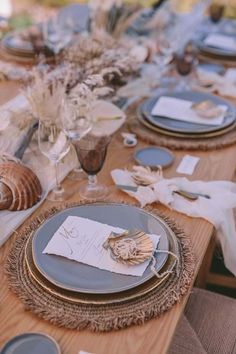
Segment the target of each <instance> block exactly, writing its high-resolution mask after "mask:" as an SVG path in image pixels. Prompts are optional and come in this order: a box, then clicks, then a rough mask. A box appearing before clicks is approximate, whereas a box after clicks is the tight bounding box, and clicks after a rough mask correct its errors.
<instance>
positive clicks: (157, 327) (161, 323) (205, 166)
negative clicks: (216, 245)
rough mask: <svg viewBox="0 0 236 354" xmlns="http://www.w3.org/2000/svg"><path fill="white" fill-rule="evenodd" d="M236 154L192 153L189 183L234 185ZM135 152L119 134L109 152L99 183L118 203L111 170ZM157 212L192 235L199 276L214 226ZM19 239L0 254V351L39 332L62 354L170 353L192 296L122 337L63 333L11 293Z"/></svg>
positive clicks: (3, 93)
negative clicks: (11, 262) (11, 265)
mask: <svg viewBox="0 0 236 354" xmlns="http://www.w3.org/2000/svg"><path fill="white" fill-rule="evenodd" d="M16 92H17V87H16V85H15V84H13V83H8V84H0V104H2V103H4V102H5V101H6V100H8V99H10V98H12V97H14V95H15V94H16ZM142 146H145V144H144V143H142V142H139V144H138V146H137V149H138V148H140V147H142ZM235 150H236V149H235V147H230V148H227V149H223V150H219V151H214V152H194V153H192V152H191V154H192V155H196V156H199V157H200V158H201V159H200V162H199V164H198V165H197V168H196V170H195V172H194V174H193V176H191V177H190V179H195V180H196V179H201V180H220V179H225V180H231V179H232V178H233V175H234V170H235V162H236V152H235ZM133 152H134V149H133V148H124V147H123V146H122V141H121V138H120V135H119V134H117V135H116V137H114V139H113V142H112V143H111V145H110V147H109V152H108V156H107V159H106V162H105V165H104V168H103V170H102V172H101V173H100V174H99V179H100V180H101V181H103V182H105V183H106V184H107V185H109V186H111V198H112V199H113V200H116V201H120V200H125V201H127V202H128V201H131V200H132V198H130V197H128V196H127V195H126V194H125V193H123V192H121V191H118V190H116V189H115V188H114V186H113V183H112V180H111V177H110V171H111V170H112V169H114V168H124V166H132V164H134V161H133V158H132V155H133ZM174 154H175V156H176V160H175V163H174V164H173V165H172V166H171V167H170V168H168V169H167V170H166V171H165V176H166V177H174V176H176V172H175V171H176V167H177V165H178V164H179V161H180V160H181V158H182V156H183V155H184V154H186V151H185V152H174ZM70 183H71V182H69V181H65V187H67V188H69V186H70ZM72 200H73V201H76V200H78V201H79V195H75V196H74V197H73V198H71V201H72ZM48 206H51V203H49V202H45V203H43V205H42V206H41V207H40V208H39V209H38V210H37V211H36V212H35V213H34V214H33V215H32V217H34V216H35V215H37V214H39V213H40V212H41V211H42V209H45V208H47V207H48ZM156 207H157V208H158V209H160V210H162V211H165V213H167V214H168V215H170V216H171V217H173V218H175V220H177V221H178V223H179V225H180V226H181V227H182V228H183V229H184V230H185V232H186V233H188V234H189V235H190V237H191V240H192V246H193V252H194V254H195V257H196V260H197V265H196V268H195V277H196V276H197V274H198V271H199V268H200V265H201V263H202V261H203V258H204V255H205V253H206V250H207V247H208V245H209V242H210V240H211V236H212V233H213V226H212V225H211V224H210V223H208V222H206V221H204V220H202V219H193V218H189V217H187V216H184V215H181V214H179V213H176V212H173V211H170V210H167V208H165V207H163V206H161V205H159V204H156ZM32 217H31V218H32ZM16 237H17V236H16V235H14V236H12V237H11V238H10V239H9V240H8V242H6V243H5V245H4V246H3V247H2V248H1V250H0V279H1V286H0V346H1V345H2V344H3V343H4V342H5V341H7V340H9V339H10V338H11V337H12V336H14V335H16V334H18V333H22V332H32V331H39V332H44V333H47V334H49V335H51V336H53V337H54V338H55V339H56V340H57V341H58V343H59V344H60V347H61V350H62V353H63V354H78V352H79V350H84V351H87V352H91V353H96V354H108V353H109V354H154V353H155V354H159V353H166V352H167V350H168V346H169V344H170V342H171V339H172V337H173V335H174V332H175V329H176V325H177V323H178V321H179V318H180V316H181V314H182V312H183V310H184V307H185V304H186V301H187V299H188V296H185V298H184V299H183V300H182V301H181V303H180V304H177V305H175V306H174V307H173V308H172V309H171V310H170V311H168V312H167V313H166V314H164V315H163V316H161V318H159V319H153V320H151V321H149V322H147V323H146V324H145V325H142V326H134V327H131V328H128V329H125V330H121V331H118V332H111V333H105V334H103V333H91V332H88V331H82V332H79V331H76V330H68V329H64V328H58V327H56V326H53V325H51V324H50V323H48V322H46V321H43V320H41V319H39V318H38V317H37V316H36V315H34V314H32V313H31V312H26V311H25V310H24V308H23V305H22V303H21V301H20V300H19V299H18V298H17V296H15V295H14V294H13V293H12V292H11V291H9V290H8V284H7V279H6V276H5V275H4V272H3V265H4V262H5V259H6V257H7V254H8V251H9V249H10V247H11V245H12V243H13V241H14V239H15V238H16ZM42 354H43V353H42Z"/></svg>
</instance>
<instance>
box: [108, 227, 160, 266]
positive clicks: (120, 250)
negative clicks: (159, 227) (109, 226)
mask: <svg viewBox="0 0 236 354" xmlns="http://www.w3.org/2000/svg"><path fill="white" fill-rule="evenodd" d="M103 247H104V248H105V249H107V250H108V249H109V250H110V253H111V257H112V258H113V259H114V260H115V261H117V262H120V263H123V264H127V265H136V264H140V263H143V262H145V261H146V260H147V259H150V258H151V257H152V254H153V251H154V250H153V243H152V240H151V239H150V237H149V236H148V235H147V234H145V232H143V231H138V230H133V231H125V232H123V233H121V234H117V233H114V232H112V233H111V234H110V235H109V237H108V239H107V240H106V241H105V242H104V244H103Z"/></svg>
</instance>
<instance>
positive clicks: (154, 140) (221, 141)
mask: <svg viewBox="0 0 236 354" xmlns="http://www.w3.org/2000/svg"><path fill="white" fill-rule="evenodd" d="M139 104H140V102H139ZM137 106H138V105H134V106H132V108H131V107H130V109H129V111H128V113H127V116H128V120H127V127H128V129H129V130H130V131H131V132H132V133H134V134H136V135H137V137H138V138H140V139H142V140H143V141H145V142H147V143H148V144H154V145H158V146H164V147H166V148H169V149H172V150H202V151H209V150H216V149H223V148H225V147H228V146H230V145H234V144H236V127H235V128H234V129H232V130H230V131H228V132H225V133H224V134H223V135H219V136H215V137H208V138H198V139H191V138H179V137H172V136H167V135H164V134H161V133H159V132H156V131H153V130H151V129H149V128H148V127H146V126H144V125H143V124H142V123H141V122H140V121H139V120H138V118H137V115H136V110H137Z"/></svg>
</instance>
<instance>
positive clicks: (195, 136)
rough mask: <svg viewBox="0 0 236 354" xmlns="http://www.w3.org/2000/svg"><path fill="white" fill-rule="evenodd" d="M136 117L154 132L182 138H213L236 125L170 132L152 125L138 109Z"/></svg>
mask: <svg viewBox="0 0 236 354" xmlns="http://www.w3.org/2000/svg"><path fill="white" fill-rule="evenodd" d="M137 117H138V120H139V122H140V123H141V124H143V125H145V126H146V127H147V128H149V129H151V130H152V131H155V132H157V133H160V134H163V135H167V136H172V137H176V138H182V139H183V138H184V139H203V138H205V139H206V138H214V137H217V136H221V135H224V134H226V133H228V132H230V131H231V130H233V129H234V128H235V127H236V124H235V123H233V124H232V125H230V126H228V127H227V128H225V129H221V130H217V131H215V132H212V133H204V134H203V133H196V134H187V133H177V132H172V131H170V130H165V129H161V128H158V127H156V126H155V125H152V124H151V123H149V122H148V121H147V120H146V119H145V117H144V116H143V115H142V113H141V112H139V111H138V112H137Z"/></svg>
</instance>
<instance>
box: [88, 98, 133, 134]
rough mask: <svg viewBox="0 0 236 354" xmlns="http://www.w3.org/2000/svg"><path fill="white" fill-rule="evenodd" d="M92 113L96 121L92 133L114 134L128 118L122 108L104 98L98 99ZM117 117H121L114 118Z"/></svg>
mask: <svg viewBox="0 0 236 354" xmlns="http://www.w3.org/2000/svg"><path fill="white" fill-rule="evenodd" d="M91 115H92V119H93V122H94V124H93V128H92V134H94V135H104V134H106V135H112V134H114V133H115V132H116V131H117V130H118V129H120V127H121V126H122V125H123V124H124V122H125V119H126V115H125V113H124V112H123V111H122V110H121V109H119V108H118V107H117V106H115V105H114V104H113V103H110V102H106V101H104V100H98V101H96V104H95V105H94V108H93V109H92V113H91ZM117 117H120V119H113V118H117ZM101 118H103V119H104V120H102V119H101Z"/></svg>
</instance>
